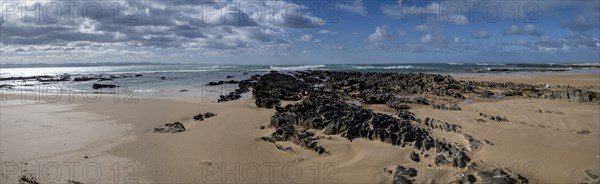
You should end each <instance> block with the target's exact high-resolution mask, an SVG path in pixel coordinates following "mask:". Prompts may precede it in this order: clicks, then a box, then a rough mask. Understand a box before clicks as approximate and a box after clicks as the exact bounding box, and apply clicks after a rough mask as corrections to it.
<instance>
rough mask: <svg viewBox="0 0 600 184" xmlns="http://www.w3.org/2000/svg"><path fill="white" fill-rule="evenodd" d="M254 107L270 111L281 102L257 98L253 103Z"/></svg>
mask: <svg viewBox="0 0 600 184" xmlns="http://www.w3.org/2000/svg"><path fill="white" fill-rule="evenodd" d="M254 103H255V104H256V107H259V108H267V109H272V108H273V107H275V106H278V105H279V104H280V103H281V100H279V99H275V98H257V99H256V100H255V102H254Z"/></svg>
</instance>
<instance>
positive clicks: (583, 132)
mask: <svg viewBox="0 0 600 184" xmlns="http://www.w3.org/2000/svg"><path fill="white" fill-rule="evenodd" d="M575 133H576V134H579V135H585V134H590V133H591V132H590V131H589V130H579V131H577V132H575Z"/></svg>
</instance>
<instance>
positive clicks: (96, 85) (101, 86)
mask: <svg viewBox="0 0 600 184" xmlns="http://www.w3.org/2000/svg"><path fill="white" fill-rule="evenodd" d="M116 87H119V86H117V85H114V84H98V83H94V85H92V88H94V89H100V88H116Z"/></svg>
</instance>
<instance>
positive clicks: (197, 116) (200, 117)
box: [194, 114, 204, 121]
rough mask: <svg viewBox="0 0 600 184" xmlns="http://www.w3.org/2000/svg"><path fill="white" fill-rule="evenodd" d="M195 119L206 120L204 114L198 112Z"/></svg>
mask: <svg viewBox="0 0 600 184" xmlns="http://www.w3.org/2000/svg"><path fill="white" fill-rule="evenodd" d="M194 120H196V121H204V115H202V114H198V115H195V116H194Z"/></svg>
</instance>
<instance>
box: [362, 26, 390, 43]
mask: <svg viewBox="0 0 600 184" xmlns="http://www.w3.org/2000/svg"><path fill="white" fill-rule="evenodd" d="M387 28H388V26H386V25H382V26H377V27H376V28H375V32H374V33H372V34H370V35H369V37H368V40H369V41H370V42H381V41H384V40H386V39H390V38H392V34H390V33H388V32H387V30H386V29H387Z"/></svg>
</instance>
